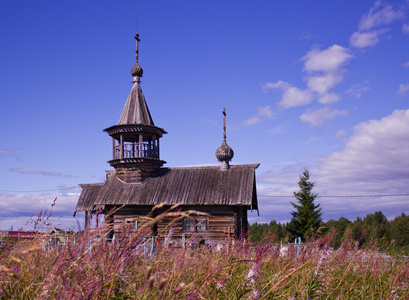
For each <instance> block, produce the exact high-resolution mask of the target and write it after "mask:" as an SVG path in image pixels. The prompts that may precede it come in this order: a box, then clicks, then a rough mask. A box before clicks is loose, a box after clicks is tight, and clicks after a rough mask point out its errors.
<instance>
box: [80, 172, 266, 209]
mask: <svg viewBox="0 0 409 300" xmlns="http://www.w3.org/2000/svg"><path fill="white" fill-rule="evenodd" d="M258 166H259V164H246V165H233V166H230V168H229V169H228V170H221V169H220V167H219V166H207V167H177V168H161V169H159V171H158V172H157V173H155V174H154V176H152V177H150V178H148V179H146V180H145V181H143V182H142V183H125V182H123V181H122V180H120V179H119V178H117V177H116V175H115V171H107V172H108V174H109V177H108V179H107V181H106V182H105V183H97V184H81V185H80V186H81V187H82V192H81V195H80V198H79V200H78V203H77V207H76V208H75V212H78V211H95V210H97V209H100V208H103V207H104V206H105V205H156V204H160V203H166V204H168V205H174V204H177V203H180V204H181V205H192V206H202V205H215V206H217V205H227V206H246V207H248V208H249V209H257V208H258V207H257V194H256V179H255V169H256V168H257V167H258Z"/></svg>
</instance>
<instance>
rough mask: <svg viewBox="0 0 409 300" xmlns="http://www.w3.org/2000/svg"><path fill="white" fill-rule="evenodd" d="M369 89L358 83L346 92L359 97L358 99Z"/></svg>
mask: <svg viewBox="0 0 409 300" xmlns="http://www.w3.org/2000/svg"><path fill="white" fill-rule="evenodd" d="M368 90H369V88H368V87H366V86H362V85H360V84H357V85H355V86H353V87H351V88H350V89H348V90H347V91H345V93H346V94H350V95H353V96H355V97H357V98H358V99H360V98H361V97H362V93H364V92H366V91H368Z"/></svg>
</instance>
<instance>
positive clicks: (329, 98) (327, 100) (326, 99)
mask: <svg viewBox="0 0 409 300" xmlns="http://www.w3.org/2000/svg"><path fill="white" fill-rule="evenodd" d="M340 99H341V97H340V96H339V95H337V94H335V93H328V94H325V95H323V96H321V97H320V98H319V99H318V102H319V103H321V104H331V103H336V102H338V101H339V100H340Z"/></svg>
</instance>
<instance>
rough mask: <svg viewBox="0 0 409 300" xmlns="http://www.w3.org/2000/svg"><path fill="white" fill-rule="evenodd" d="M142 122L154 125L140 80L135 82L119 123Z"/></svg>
mask: <svg viewBox="0 0 409 300" xmlns="http://www.w3.org/2000/svg"><path fill="white" fill-rule="evenodd" d="M128 124H142V125H151V126H154V125H155V124H154V123H153V120H152V117H151V114H150V112H149V109H148V105H147V104H146V101H145V97H144V95H143V93H142V89H141V86H140V84H139V82H137V81H135V82H134V83H133V86H132V89H131V92H130V93H129V96H128V99H127V100H126V103H125V106H124V109H123V111H122V114H121V117H120V118H119V121H118V125H128Z"/></svg>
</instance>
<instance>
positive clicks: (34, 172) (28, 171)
mask: <svg viewBox="0 0 409 300" xmlns="http://www.w3.org/2000/svg"><path fill="white" fill-rule="evenodd" d="M9 171H11V172H17V173H22V174H30V175H43V176H62V174H61V173H59V172H54V171H51V172H46V171H40V170H33V169H27V168H11V169H10V170H9Z"/></svg>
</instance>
